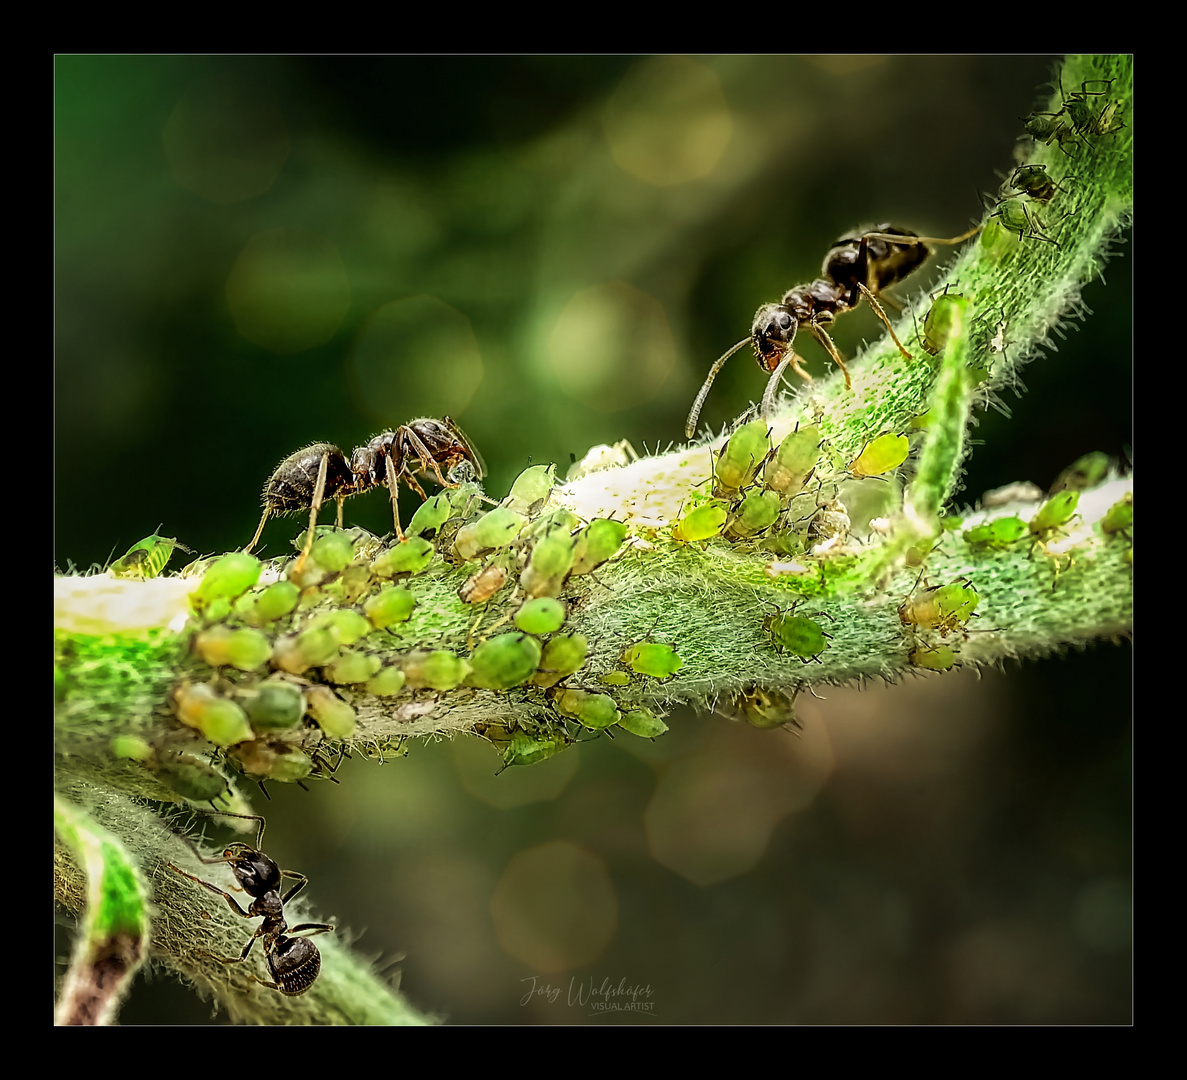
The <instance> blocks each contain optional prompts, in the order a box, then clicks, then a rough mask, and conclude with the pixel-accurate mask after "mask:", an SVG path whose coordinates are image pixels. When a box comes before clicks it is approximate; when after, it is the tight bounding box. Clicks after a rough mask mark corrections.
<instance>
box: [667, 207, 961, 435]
mask: <svg viewBox="0 0 1187 1080" xmlns="http://www.w3.org/2000/svg"><path fill="white" fill-rule="evenodd" d="M980 229H981V226H979V225H978V226H977V227H976V228H973V229H969V230H968V231H967V232H964V233H962V234H961V235H960V236H953V237H950V238H948V239H939V238H936V237H928V236H919V235H917V234H916V233H913V232H911V230H910V229H902V228H899V227H898V226H896V225H890V224H884V225H876V226H874V227H872V228H870V229H859V230H855V231H854V232H852V233H849V234H847V235H845V236H842V237H840V238H839V239H838V240H836V241H834V243H833V245H832V247H831V248H829V251H828V253H827V254H826V255H825V257H824V263H823V265H822V267H821V275H822V276H821V277H819V278H817V279H816V280H815V281H811V282H808V283H807V284H805V285H796V286H794V287H793V288H791V289H788V290H787V292H785V293H784V294H783V298H782V299H781V300H780V301H779V303H777V304H763V306H762V307H760V308H759V309H758V311H757V312H755V315H754V321H753V323H752V324H751V327H750V336H749V337H745V338H743V339H742V340H741V341H739V342H738V343H737V344H736V345H734V346H733V347H732V348H730V349H729V350H727V351H726V353H725V354H724V355H722V356H721V357H719V358H718V359H717V360H716V361H715V362H714V364H713V366H712V367H711V368H710V369H709V374H708V375H707V376H706V378H705V382H704V384H703V385H702V386H701V389H700V391H699V392H698V393H697V396H696V400H695V401H693V403H692V408H691V409H690V410H689V413H688V420H687V422H686V423H685V432H684V433H685V435H686V436H687V437H688V438H690V439H691V438H692V436H693V434H694V432H695V431H696V425H697V418H698V417H699V416H700V414H701V407H702V406H703V405H704V403H705V398H706V397H708V395H709V388H710V387H711V386H712V385H713V380H714V379H716V378H717V374H718V372H719V371H721V369H722V367H723V366H724V365H725V362H726V361H727V360H728V359H729V358H730V357H731V356H733V355H734V353H736V352H737V351H738V350H739V349H741V348H742V347H743V346H744V345H746V344H747V343H749V344H751V345H753V347H754V358H755V360H756V361H757V362H758V366H759V367H760V368H762V369H763V370H764V371H766V372H768V373H769V374H770V378H769V379H768V380H767V386H766V390H765V391H764V392H763V397H762V409H761V413H760V415H761V416H762V418H763V419H764V420H770V417H771V412H772V407H773V404H774V400H775V393H776V391H777V390H778V388H779V382H780V380H781V379H782V378H783V373H784V372H785V371H786V370H787V368H788V367H790V368H791V369H792V371H794V372H795V373H796V374H797V375H798V376H799V377H800V378H801V379H803V380H804V381H805V382H811V381H812V377H811V376H810V375H809V374H808V373H807V372H806V371H805V370H804V369H803V368H802V367H801V366H800V360H801V357H800V356H799V355H797V353H796V351H795V348H794V345H795V338H796V334H797V332H798V331H799V329H800V328H801V327H805V328H806V329H807V330H808V331H809V332H810V333H811V334H812V336H813V337H815V338H816V340H817V341H818V342H819V343H820V344H821V345H822V346H823V347H824V349H825V350H826V351H827V352H828V354H829V356H830V357H832V360H833V362H834V363H835V364H836V365H837V367H839V368H840V369H841V372H842V374H843V375H844V376H845V388H846V389H847V390H848V389H850V388H851V385H852V382H851V380H850V377H849V369H848V367H846V365H845V360H844V358H843V357H842V356H841V354H840V352H839V351H838V350H837V347H836V345H834V344H833V340H832V338H831V337H829V334H828V330H827V329H826V328H827V327H828V326H829V324H831V323H832V322H833V321H834V320H835V319H836V318H837V316H839V315H844V314H845V313H846V312H848V311H853V310H854V309H855V308H856V307H857V305H858V304H859V303H860V302H861V298H862V297H863V296H864V297H865V298H866V300H867V301H868V302H869V305H870V307H872V308H873V309H874V312H875V314H876V315H877V316H878V318H879V319H881V320H882V322H883V324H884V325H885V327H886V329H887V331H888V332H889V333H890V336H891V338H893V340H894V343H895V345H897V346H898V349H899V352H900V353H902V355H903V357H904V358H905V359H907V360H910V359H911V354H910V353H909V352H907V349H906V347H905V346H904V345H903V343H902V342H901V341H900V340H899V339H898V335H897V334H896V333H895V332H894V327H892V326H891V325H890V320H889V319H888V318H887V316H886V312H885V311H884V310H883V309H882V305H881V304H880V303H879V302H878V297H879V296H882V295H883V293H884V292H885V290H887V289H889V288H890V287H891V286H892V285H895V284H897V283H898V282H900V281H902V280H903V279H904V278H905V277H907V276H908V275H909V274H911V273H912V272H913V271H915V270H917V269H918V268H919V267H920V266H922V265H923V263H924V262H925V261H926V260H927V258H928V256H929V255H930V254H931V249H930V248H929V247H928V245H929V244H959V243H962V242H963V241H965V240H967V239H968V238H969V237H970V236H973V235H975V234H976V233H977V232H979V231H980ZM883 299H886V300H887V301H888V302H891V301H890V297H888V296H885V297H883ZM894 306H895V307H898V306H899V305H897V304H894Z"/></svg>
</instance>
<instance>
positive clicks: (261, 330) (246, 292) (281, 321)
mask: <svg viewBox="0 0 1187 1080" xmlns="http://www.w3.org/2000/svg"><path fill="white" fill-rule="evenodd" d="M227 303H228V305H229V306H230V308H231V317H232V318H233V319H234V320H235V326H236V328H237V329H238V331H239V333H240V334H241V335H242V336H243V337H245V338H246V339H247V340H248V341H250V342H251V343H252V344H254V345H258V346H260V348H262V349H267V350H269V351H270V352H274V353H278V354H279V355H281V356H289V355H291V354H292V353H297V352H302V351H304V350H305V349H312V348H313V347H314V346H316V345H324V344H325V343H326V342H327V341H329V340H330V338H332V337H333V336H334V332H335V331H336V330H337V329H338V327H339V325H341V323H342V320H343V318H344V317H345V316H346V312H347V309H348V308H349V307H350V282H349V281H348V280H347V277H346V267H345V266H344V265H343V263H342V256H341V255H340V254H339V253H338V248H337V247H335V245H334V244H333V243H332V242H331V241H330V240H327V239H326V238H325V237H324V236H320V235H318V234H317V233H315V232H311V231H310V230H308V229H302V228H299V227H290V228H279V229H269V230H268V231H267V232H262V233H257V234H256V235H255V236H253V237H252V238H251V239H250V240H249V241H248V242H247V245H246V247H244V249H243V251H242V252H240V254H239V258H237V259H236V260H235V265H234V266H233V267H231V273H230V275H229V276H228V277H227Z"/></svg>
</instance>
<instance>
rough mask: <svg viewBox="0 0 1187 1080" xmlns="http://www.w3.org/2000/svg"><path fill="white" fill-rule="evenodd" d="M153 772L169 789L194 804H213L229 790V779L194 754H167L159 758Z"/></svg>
mask: <svg viewBox="0 0 1187 1080" xmlns="http://www.w3.org/2000/svg"><path fill="white" fill-rule="evenodd" d="M153 772H155V773H156V775H157V777H158V778H159V779H160V780H161V781H162V782H163V783H164V784H165V785H166V786H167V787H169V788H171V789H172V790H173V791H176V792H177V794H178V795H180V796H181V797H182V798H183V799H190V800H192V801H193V802H213V801H214V800H215V799H217V798H218V797H219V796H220V795H221V794H222V793H223V792H224V791H226V790H227V778H226V777H225V776H223V774H222V773H221V772H219V771H218V770H217V769H216V768H214V766H212V765H209V764H207V763H206V762H205V761H202V760H201V759H199V758H196V757H194V755H193V754H182V753H177V754H166V755H164V756H162V757H160V758H158V760H157V761H156V763H155V765H154V766H153Z"/></svg>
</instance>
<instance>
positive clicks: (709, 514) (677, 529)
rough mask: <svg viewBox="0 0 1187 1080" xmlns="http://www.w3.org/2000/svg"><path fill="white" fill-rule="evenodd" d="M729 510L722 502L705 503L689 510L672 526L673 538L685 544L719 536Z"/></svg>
mask: <svg viewBox="0 0 1187 1080" xmlns="http://www.w3.org/2000/svg"><path fill="white" fill-rule="evenodd" d="M728 517H729V510H728V509H727V508H726V507H725V506H724V505H723V504H722V503H705V504H704V505H703V506H698V507H697V508H696V509H695V510H690V511H689V512H688V513H687V514H685V515H684V517H682V518H681V519H680V520H679V521H678V522H676V524H675V526H673V528H672V537H673V539H676V540H679V541H681V542H682V543H685V544H691V543H695V542H697V541H699V540H709V539H710V538H712V537H714V536H720V535H721V531H722V529H724V528H725V522H726V519H727V518H728Z"/></svg>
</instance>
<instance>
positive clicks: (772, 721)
mask: <svg viewBox="0 0 1187 1080" xmlns="http://www.w3.org/2000/svg"><path fill="white" fill-rule="evenodd" d="M796 693H797V691H792V693H790V694H788V693H785V692H784V691H782V690H775V689H766V688H764V687H762V686H747V687H745V688H744V689H742V690H739V691H738V692H737V693H736V694H734V695H732V696H731V698H730V700H729V704H730V708H731V713H730V714H727V715H730V717H731V719H739V720H745V721H746V723H748V724H749V725H750V726H751V727H753V728H758V729H759V730H760V731H772V730H774V729H775V728H783V727H789V726H790V727H792V728H802V727H803V725H802V724H801V723H800V722H799V720H797V719H796V715H795V698H796Z"/></svg>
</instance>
